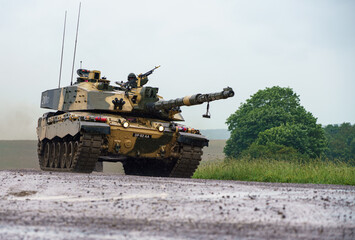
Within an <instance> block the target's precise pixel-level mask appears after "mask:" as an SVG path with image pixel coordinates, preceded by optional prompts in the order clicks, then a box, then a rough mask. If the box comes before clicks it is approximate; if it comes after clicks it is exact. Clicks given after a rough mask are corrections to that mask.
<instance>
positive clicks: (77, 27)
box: [70, 2, 81, 85]
mask: <svg viewBox="0 0 355 240" xmlns="http://www.w3.org/2000/svg"><path fill="white" fill-rule="evenodd" d="M80 9H81V2H80V4H79V13H78V23H77V25H76V37H75V46H74V57H73V67H72V69H71V81H70V85H73V74H74V64H75V54H76V43H77V42H78V31H79V19H80Z"/></svg>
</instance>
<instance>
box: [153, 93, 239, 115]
mask: <svg viewBox="0 0 355 240" xmlns="http://www.w3.org/2000/svg"><path fill="white" fill-rule="evenodd" d="M233 96H234V91H233V89H232V88H230V87H227V88H224V89H223V91H222V92H216V93H207V94H200V93H198V94H195V95H192V96H186V97H183V98H176V99H172V100H162V101H158V102H155V103H149V104H148V105H147V107H148V108H149V109H151V110H155V111H158V110H163V109H165V110H169V109H171V108H174V107H180V106H192V105H198V104H202V103H204V102H212V101H215V100H219V99H226V98H230V97H233Z"/></svg>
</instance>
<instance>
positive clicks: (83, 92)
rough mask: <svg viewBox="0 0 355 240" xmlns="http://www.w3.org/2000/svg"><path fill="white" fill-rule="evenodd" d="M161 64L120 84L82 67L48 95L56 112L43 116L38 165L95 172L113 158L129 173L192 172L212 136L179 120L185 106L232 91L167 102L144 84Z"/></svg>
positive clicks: (45, 99) (45, 103)
mask: <svg viewBox="0 0 355 240" xmlns="http://www.w3.org/2000/svg"><path fill="white" fill-rule="evenodd" d="M156 68H157V67H156ZM156 68H154V69H152V70H151V71H149V72H147V73H145V74H140V75H138V78H137V77H136V76H135V75H134V74H133V75H132V74H130V75H129V76H131V77H130V78H129V81H127V82H125V83H123V82H116V84H117V86H112V85H110V81H109V80H107V79H106V78H101V73H100V71H96V70H94V71H89V70H85V69H79V70H78V71H77V73H78V75H79V77H78V78H77V81H76V83H74V84H72V85H70V86H67V87H63V88H56V89H52V90H47V91H45V92H43V93H42V98H41V108H46V109H52V110H56V111H55V112H47V113H45V114H43V116H42V117H40V118H39V119H38V127H37V135H38V158H39V165H40V168H41V169H42V170H45V171H70V172H84V173H90V172H92V171H94V170H97V171H100V170H101V171H102V162H104V161H108V162H122V163H123V167H124V171H125V173H126V174H131V175H146V176H164V177H191V176H192V175H193V173H194V172H195V170H196V168H197V166H198V165H199V162H200V160H201V155H202V148H203V147H205V146H208V139H207V138H206V137H204V136H203V135H201V133H200V131H199V130H197V129H193V128H188V127H186V126H184V125H182V124H180V123H178V122H181V121H184V119H183V117H182V116H181V114H180V112H181V110H180V106H191V105H197V104H201V103H204V102H207V103H208V104H209V102H211V101H214V100H219V99H225V98H229V97H232V96H234V92H233V90H232V89H231V88H224V89H223V91H221V92H216V93H210V94H195V95H192V96H187V97H184V98H178V99H173V100H168V101H166V100H163V99H162V97H161V96H159V95H158V88H155V87H146V86H144V85H145V84H146V83H147V82H148V75H150V74H151V73H153V71H154V70H155V69H156ZM204 116H205V117H209V115H208V111H207V113H206V115H204Z"/></svg>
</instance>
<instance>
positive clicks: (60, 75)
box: [58, 11, 67, 88]
mask: <svg viewBox="0 0 355 240" xmlns="http://www.w3.org/2000/svg"><path fill="white" fill-rule="evenodd" d="M66 23H67V11H65V17H64V30H63V41H62V54H61V56H60V68H59V83H58V88H60V79H61V78H62V66H63V52H64V38H65V25H66Z"/></svg>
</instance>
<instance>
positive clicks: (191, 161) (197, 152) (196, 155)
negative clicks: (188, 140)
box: [169, 145, 202, 178]
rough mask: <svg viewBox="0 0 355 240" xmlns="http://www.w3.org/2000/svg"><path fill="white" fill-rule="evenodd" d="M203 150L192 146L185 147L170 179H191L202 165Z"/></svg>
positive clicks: (181, 150)
mask: <svg viewBox="0 0 355 240" xmlns="http://www.w3.org/2000/svg"><path fill="white" fill-rule="evenodd" d="M201 156H202V149H201V148H200V147H194V146H190V145H183V146H182V148H181V149H180V157H179V159H178V160H177V162H176V164H175V166H174V168H173V170H172V171H171V173H170V176H169V177H176V178H190V177H192V175H193V174H194V172H195V171H196V169H197V167H198V165H199V164H200V161H201Z"/></svg>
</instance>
